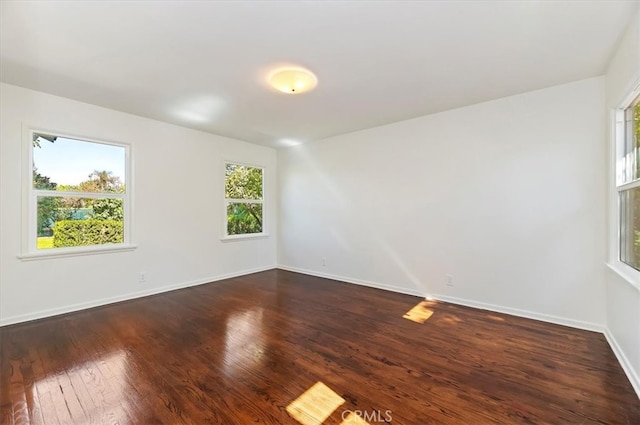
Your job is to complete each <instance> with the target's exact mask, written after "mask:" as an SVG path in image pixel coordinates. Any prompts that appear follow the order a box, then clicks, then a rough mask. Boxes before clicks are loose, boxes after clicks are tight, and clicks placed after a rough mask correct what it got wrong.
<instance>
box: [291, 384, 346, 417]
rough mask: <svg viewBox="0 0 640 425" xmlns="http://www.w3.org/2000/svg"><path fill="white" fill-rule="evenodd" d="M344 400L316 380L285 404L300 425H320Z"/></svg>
mask: <svg viewBox="0 0 640 425" xmlns="http://www.w3.org/2000/svg"><path fill="white" fill-rule="evenodd" d="M344 402H345V401H344V399H343V398H342V397H340V396H339V395H338V394H336V393H335V392H334V391H333V390H332V389H331V388H329V387H327V386H326V385H325V384H323V383H322V382H316V383H315V384H313V386H312V387H311V388H309V389H308V390H307V391H305V392H304V393H302V395H301V396H300V397H298V398H297V399H295V400H293V401H292V402H291V403H290V404H289V405H288V406H287V413H288V414H289V415H290V416H291V417H292V418H293V419H295V420H296V421H298V422H300V423H301V424H302V425H320V424H322V423H323V422H324V421H325V420H326V419H327V418H328V417H329V416H331V414H332V413H333V412H334V411H335V410H336V409H337V408H338V407H339V406H340V405H342V404H344ZM354 423H356V424H358V423H357V422H354Z"/></svg>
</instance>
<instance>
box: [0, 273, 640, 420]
mask: <svg viewBox="0 0 640 425" xmlns="http://www.w3.org/2000/svg"><path fill="white" fill-rule="evenodd" d="M420 301H421V300H420V299H418V298H417V297H411V296H408V295H401V294H395V293H391V292H385V291H380V290H376V289H370V288H366V287H360V286H355V285H350V284H344V283H339V282H335V281H331V280H326V279H320V278H314V277H310V276H305V275H300V274H295V273H290V272H286V271H282V270H272V271H268V272H263V273H258V274H253V275H249V276H244V277H240V278H235V279H229V280H226V281H223V282H218V283H213V284H208V285H202V286H198V287H193V288H188V289H183V290H180V291H174V292H170V293H167V294H161V295H156V296H152V297H147V298H144V299H139V300H132V301H127V302H123V303H119V304H113V305H110V306H105V307H100V308H95V309H91V310H86V311H82V312H78V313H72V314H68V315H65V316H59V317H55V318H49V319H44V320H40V321H35V322H30V323H25V324H19V325H13V326H7V327H3V328H0V350H1V351H0V355H1V360H0V363H1V364H0V367H1V369H0V405H1V406H0V407H1V415H2V416H1V419H2V423H3V424H14V423H15V424H18V423H25V424H27V423H33V424H42V423H45V424H49V423H52V424H58V423H60V424H65V423H77V424H85V423H87V424H115V423H119V424H128V423H137V424H154V423H164V424H182V423H188V424H205V423H215V424H241V425H244V424H254V423H262V424H296V423H298V422H297V421H296V420H295V419H293V418H292V417H291V416H290V415H289V413H287V406H289V405H290V404H291V403H292V402H293V401H294V400H295V399H297V398H298V397H299V396H301V394H303V393H305V391H307V390H308V389H309V388H311V387H312V386H313V385H314V384H316V383H317V382H321V383H323V384H324V385H326V387H328V388H329V389H330V391H333V392H335V393H336V394H337V396H339V397H338V400H340V399H342V400H344V403H342V404H341V405H340V406H339V407H338V408H337V409H336V410H335V411H333V412H332V413H331V410H332V409H329V410H328V411H327V412H326V413H327V414H330V415H329V417H328V418H327V419H326V420H325V421H324V423H325V424H339V423H341V422H342V420H343V418H345V417H346V416H347V414H348V413H349V411H360V412H361V417H363V418H364V419H366V420H367V422H369V423H370V424H371V425H375V424H376V423H380V422H382V421H383V420H389V419H390V420H391V423H392V424H416V425H421V424H430V423H434V424H494V423H535V424H547V423H549V424H565V423H576V424H601V423H608V424H618V423H620V424H623V423H624V424H640V401H639V399H638V397H637V396H636V394H635V393H634V391H633V389H632V387H631V384H630V383H629V381H628V380H627V378H626V377H625V375H624V373H623V371H622V369H621V367H620V365H619V364H618V362H617V360H616V358H615V356H614V354H613V353H612V351H611V349H610V348H609V346H608V344H607V342H606V341H605V339H604V337H603V336H602V335H601V334H598V333H594V332H587V331H581V330H576V329H571V328H567V327H563V326H557V325H552V324H548V323H542V322H537V321H533V320H528V319H522V318H517V317H513V316H508V315H503V314H497V313H492V312H487V311H483V310H475V309H471V308H466V307H461V306H456V305H452V304H446V303H440V302H428V303H427V304H426V306H427V308H429V309H430V310H431V311H432V314H431V316H430V317H428V315H427V316H424V317H428V319H427V320H426V321H425V322H424V323H422V324H420V323H417V322H413V321H411V320H408V319H406V318H403V315H404V314H405V313H407V312H408V311H409V310H410V309H411V308H412V307H414V306H415V305H416V304H418V303H419V302H420ZM314 403H315V404H316V408H317V409H320V410H322V405H320V404H318V402H317V401H314V400H311V404H314ZM301 420H304V419H301ZM309 423H313V422H309ZM350 423H352V424H355V423H356V422H345V424H347V425H348V424H350Z"/></svg>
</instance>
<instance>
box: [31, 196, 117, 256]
mask: <svg viewBox="0 0 640 425" xmlns="http://www.w3.org/2000/svg"><path fill="white" fill-rule="evenodd" d="M123 216H124V214H123V206H122V199H90V198H59V197H55V196H39V197H38V233H37V240H36V246H37V248H38V249H48V248H62V247H72V246H85V245H104V244H110V243H123V242H124V220H123Z"/></svg>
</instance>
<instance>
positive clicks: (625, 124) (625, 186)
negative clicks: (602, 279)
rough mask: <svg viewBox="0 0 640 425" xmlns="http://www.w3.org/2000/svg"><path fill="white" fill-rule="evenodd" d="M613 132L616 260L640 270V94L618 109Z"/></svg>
mask: <svg viewBox="0 0 640 425" xmlns="http://www.w3.org/2000/svg"><path fill="white" fill-rule="evenodd" d="M616 133H617V151H618V155H617V158H618V161H617V164H618V166H617V191H618V205H619V219H620V224H619V227H620V228H619V235H620V241H619V242H620V261H622V262H623V263H625V264H628V265H629V266H631V267H633V268H634V269H636V270H640V97H636V98H635V100H633V101H632V102H631V104H630V105H628V106H627V107H625V108H623V109H621V110H619V111H618V114H617V123H616Z"/></svg>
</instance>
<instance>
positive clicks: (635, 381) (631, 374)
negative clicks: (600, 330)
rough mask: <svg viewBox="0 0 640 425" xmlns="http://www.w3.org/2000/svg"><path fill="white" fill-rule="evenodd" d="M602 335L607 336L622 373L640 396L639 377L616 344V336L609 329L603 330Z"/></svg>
mask: <svg viewBox="0 0 640 425" xmlns="http://www.w3.org/2000/svg"><path fill="white" fill-rule="evenodd" d="M604 336H605V338H607V342H608V343H609V346H611V350H613V354H615V355H616V357H617V358H618V362H619V363H620V365H621V366H622V369H623V370H624V373H626V374H627V378H629V382H631V385H632V386H633V389H634V390H635V391H636V394H637V395H638V398H640V377H639V376H638V373H637V372H636V371H635V370H634V369H633V366H632V365H631V362H630V361H629V359H628V358H627V356H626V355H625V354H624V351H622V348H620V345H619V344H618V341H616V338H615V337H614V336H613V334H611V332H609V329H606V330H605V332H604Z"/></svg>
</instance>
